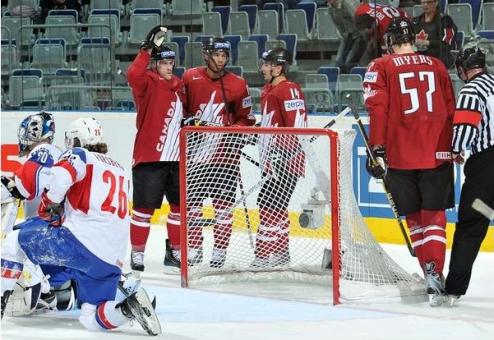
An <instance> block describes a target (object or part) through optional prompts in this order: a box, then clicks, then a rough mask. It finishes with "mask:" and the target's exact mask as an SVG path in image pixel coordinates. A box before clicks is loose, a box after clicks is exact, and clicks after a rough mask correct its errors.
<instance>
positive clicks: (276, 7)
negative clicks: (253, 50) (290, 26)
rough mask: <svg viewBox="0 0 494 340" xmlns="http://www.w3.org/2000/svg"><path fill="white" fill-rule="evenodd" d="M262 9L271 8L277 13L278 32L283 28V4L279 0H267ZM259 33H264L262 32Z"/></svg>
mask: <svg viewBox="0 0 494 340" xmlns="http://www.w3.org/2000/svg"><path fill="white" fill-rule="evenodd" d="M264 10H273V11H276V12H277V13H278V32H283V31H284V30H285V22H284V20H285V6H284V5H283V4H282V3H280V2H276V3H275V2H268V3H265V4H264ZM261 33H265V32H262V31H261Z"/></svg>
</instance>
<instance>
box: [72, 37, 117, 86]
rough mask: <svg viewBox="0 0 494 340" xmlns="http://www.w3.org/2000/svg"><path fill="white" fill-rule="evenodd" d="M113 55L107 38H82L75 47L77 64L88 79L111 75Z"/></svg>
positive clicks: (100, 78) (105, 77)
mask: <svg viewBox="0 0 494 340" xmlns="http://www.w3.org/2000/svg"><path fill="white" fill-rule="evenodd" d="M113 63H114V55H113V53H112V48H111V44H110V39H109V38H82V39H81V42H80V44H79V46H78V48H77V64H78V66H79V68H80V69H84V70H85V71H86V78H87V79H88V80H106V79H107V78H111V77H112V76H113Z"/></svg>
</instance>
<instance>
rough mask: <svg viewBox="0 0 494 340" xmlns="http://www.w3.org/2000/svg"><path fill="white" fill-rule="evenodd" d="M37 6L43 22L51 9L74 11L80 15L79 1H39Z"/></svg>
mask: <svg viewBox="0 0 494 340" xmlns="http://www.w3.org/2000/svg"><path fill="white" fill-rule="evenodd" d="M39 6H40V7H41V16H42V17H43V21H44V19H45V18H46V17H47V16H48V12H49V11H51V10H52V9H75V10H76V11H77V13H79V14H80V13H81V8H82V6H81V2H80V0H40V2H39Z"/></svg>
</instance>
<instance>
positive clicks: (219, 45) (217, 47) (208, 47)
mask: <svg viewBox="0 0 494 340" xmlns="http://www.w3.org/2000/svg"><path fill="white" fill-rule="evenodd" d="M230 49H231V46H230V42H228V41H226V40H225V39H223V38H211V39H209V41H207V42H206V43H204V45H203V46H202V53H203V55H204V61H205V62H206V65H207V67H208V69H210V70H211V71H213V72H214V73H221V72H223V71H224V69H225V67H226V65H227V64H228V61H229V60H230ZM218 52H223V53H225V57H226V60H225V62H224V64H223V65H218V63H217V61H216V60H215V59H214V55H215V54H216V53H218Z"/></svg>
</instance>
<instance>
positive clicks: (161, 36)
mask: <svg viewBox="0 0 494 340" xmlns="http://www.w3.org/2000/svg"><path fill="white" fill-rule="evenodd" d="M167 31H168V29H167V28H166V27H165V26H161V25H158V26H155V27H153V28H152V29H151V30H150V31H149V33H148V35H147V36H146V41H147V42H150V43H152V44H154V47H160V46H161V44H163V42H164V41H165V39H166V32H167Z"/></svg>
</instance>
